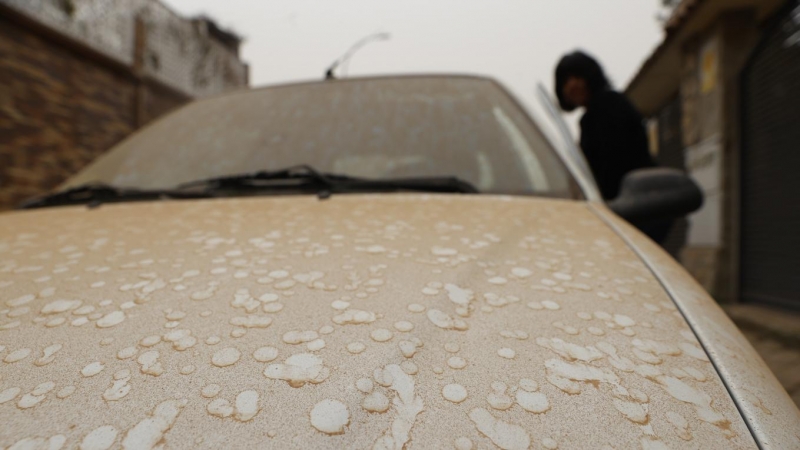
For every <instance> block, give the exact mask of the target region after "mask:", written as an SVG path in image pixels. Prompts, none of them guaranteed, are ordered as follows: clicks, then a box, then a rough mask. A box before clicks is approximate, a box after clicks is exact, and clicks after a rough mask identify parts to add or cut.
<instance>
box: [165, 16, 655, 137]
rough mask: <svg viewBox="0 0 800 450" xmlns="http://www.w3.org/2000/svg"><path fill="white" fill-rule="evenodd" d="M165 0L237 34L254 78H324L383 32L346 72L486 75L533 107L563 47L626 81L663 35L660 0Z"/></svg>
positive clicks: (261, 82)
mask: <svg viewBox="0 0 800 450" xmlns="http://www.w3.org/2000/svg"><path fill="white" fill-rule="evenodd" d="M162 1H164V2H165V3H166V4H167V5H169V6H171V7H173V9H175V10H176V11H177V12H179V13H181V14H183V15H196V14H200V13H204V14H207V15H209V16H211V17H212V18H214V19H215V20H216V21H217V22H218V23H219V24H220V25H221V26H223V27H226V28H230V29H231V30H233V31H235V32H236V33H238V34H239V35H241V36H243V37H244V39H245V41H244V45H243V47H242V52H241V56H242V59H244V60H245V61H246V62H248V63H249V64H250V80H251V84H252V85H253V86H260V85H267V84H274V83H281V82H286V81H296V80H308V79H319V78H322V76H323V74H324V72H325V68H326V67H327V66H328V65H329V64H330V63H331V62H332V61H334V60H335V59H336V58H337V57H339V56H340V55H341V54H342V53H343V52H344V51H345V50H347V49H348V48H349V47H350V46H351V45H352V44H353V43H354V42H356V41H357V40H359V39H360V38H362V37H364V36H366V35H368V34H370V33H374V32H376V31H382V32H388V33H390V34H391V40H390V41H388V42H375V43H372V44H369V45H367V46H366V47H364V48H363V49H362V50H361V51H359V52H358V53H357V54H356V55H355V56H354V57H353V59H352V60H351V63H350V66H349V70H348V73H349V75H371V74H390V73H432V72H456V73H468V74H481V75H489V76H492V77H494V78H496V79H498V80H500V81H501V82H502V83H503V84H504V85H506V87H508V88H509V89H510V90H511V91H512V92H513V93H514V94H515V95H516V96H517V97H519V98H520V99H521V100H522V102H523V103H524V104H525V105H526V106H527V107H528V108H532V109H534V110H535V111H537V112H538V111H539V105H538V100H537V98H536V95H535V92H534V88H535V86H536V83H537V82H538V81H541V82H543V83H544V84H545V85H546V86H547V88H548V89H549V90H550V89H552V83H553V81H552V78H553V69H554V67H555V64H556V62H557V61H558V58H559V57H560V56H561V55H562V54H563V53H565V52H568V51H570V50H573V49H576V48H583V49H585V50H587V51H589V52H590V53H592V54H594V55H595V56H597V57H598V58H599V59H600V60H601V62H602V63H603V65H604V66H605V68H606V71H607V72H608V74H609V76H610V77H611V79H612V81H613V83H614V85H615V86H616V87H618V88H624V86H625V85H626V84H627V82H628V81H629V80H630V78H631V77H632V76H633V74H634V73H635V72H636V70H637V69H638V68H639V66H640V65H641V63H642V61H643V60H644V59H645V58H646V57H647V56H648V55H649V54H650V52H651V51H652V49H653V48H654V47H655V46H656V45H657V44H658V43H659V42H660V40H661V38H662V30H661V27H660V25H659V24H658V22H657V21H656V14H657V13H658V11H659V3H660V1H659V0H602V1H600V0H162ZM574 121H575V117H573V118H572V119H571V122H572V124H573V126H574Z"/></svg>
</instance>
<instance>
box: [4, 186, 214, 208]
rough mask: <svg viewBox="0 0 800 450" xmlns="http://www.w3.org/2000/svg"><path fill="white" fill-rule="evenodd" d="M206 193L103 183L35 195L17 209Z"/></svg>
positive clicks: (156, 198) (195, 195) (193, 195)
mask: <svg viewBox="0 0 800 450" xmlns="http://www.w3.org/2000/svg"><path fill="white" fill-rule="evenodd" d="M201 197H207V195H202V194H196V193H185V192H179V191H169V190H140V189H126V188H119V187H115V186H111V185H108V184H103V183H92V184H84V185H81V186H77V187H74V188H71V189H66V190H64V191H59V192H55V193H52V194H49V195H45V196H42V197H36V198H33V199H31V200H27V201H25V202H23V203H22V204H21V205H20V206H19V209H34V208H45V207H48V206H67V205H89V206H90V207H94V206H99V205H101V204H103V203H114V202H122V201H126V202H127V201H146V200H160V199H164V198H201Z"/></svg>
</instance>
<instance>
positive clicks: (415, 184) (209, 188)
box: [177, 165, 478, 196]
mask: <svg viewBox="0 0 800 450" xmlns="http://www.w3.org/2000/svg"><path fill="white" fill-rule="evenodd" d="M198 188H199V189H202V191H201V192H205V193H206V194H209V195H211V194H212V193H215V192H216V193H218V194H219V193H224V191H242V190H259V191H269V190H281V191H285V190H299V191H314V192H317V193H318V194H319V195H320V196H326V195H329V194H331V193H355V192H396V191H419V192H460V193H467V194H475V193H478V190H477V189H476V188H475V187H474V186H473V185H472V184H470V183H468V182H466V181H463V180H461V179H459V178H456V177H414V178H394V179H369V178H359V177H352V176H347V175H338V174H331V173H323V172H319V171H317V170H316V169H314V168H312V167H311V166H308V165H299V166H294V167H289V168H287V169H282V170H276V171H260V172H254V173H249V174H242V175H233V176H226V177H216V178H209V179H206V180H198V181H192V182H189V183H185V184H182V185H180V186H178V187H177V189H178V190H180V191H183V190H189V191H191V190H196V189H198ZM220 191H222V192H220Z"/></svg>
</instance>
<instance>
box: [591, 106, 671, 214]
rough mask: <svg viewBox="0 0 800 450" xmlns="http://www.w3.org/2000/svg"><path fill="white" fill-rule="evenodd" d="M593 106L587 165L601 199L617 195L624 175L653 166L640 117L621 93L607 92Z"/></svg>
mask: <svg viewBox="0 0 800 450" xmlns="http://www.w3.org/2000/svg"><path fill="white" fill-rule="evenodd" d="M598 100H601V101H599V102H598V103H597V104H593V105H592V107H593V108H594V111H593V112H592V114H593V116H594V117H593V119H594V120H593V124H592V129H593V131H592V135H593V136H592V141H593V142H589V143H587V144H588V145H589V146H590V147H591V148H590V152H591V154H592V156H591V161H590V165H591V166H592V172H593V175H594V176H595V179H596V181H597V184H598V187H599V188H600V191H601V193H602V195H603V198H605V199H606V200H610V199H613V198H615V197H616V196H617V195H618V194H619V188H620V185H621V183H622V179H623V178H624V177H625V175H626V174H627V173H628V172H630V171H632V170H635V169H640V168H643V167H653V166H654V165H655V163H654V162H653V159H652V157H651V156H650V151H649V148H648V147H649V144H648V140H647V133H646V131H645V127H644V122H643V120H642V117H641V115H640V114H639V113H638V112H637V111H636V109H635V108H634V107H633V105H632V104H631V103H630V102H629V101H628V99H626V98H625V97H624V96H623V95H622V94H619V93H615V92H609V93H607V94H605V95H604V97H603V98H602V99H598Z"/></svg>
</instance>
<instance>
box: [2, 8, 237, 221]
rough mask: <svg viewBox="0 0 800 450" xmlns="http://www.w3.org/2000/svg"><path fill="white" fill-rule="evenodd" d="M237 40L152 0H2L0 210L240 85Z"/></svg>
mask: <svg viewBox="0 0 800 450" xmlns="http://www.w3.org/2000/svg"><path fill="white" fill-rule="evenodd" d="M239 44H240V38H239V37H237V36H236V35H234V34H232V33H230V32H226V31H224V30H222V29H220V28H219V27H218V26H217V25H216V24H215V23H214V22H213V21H211V20H209V19H207V18H192V19H188V18H184V17H181V16H178V15H177V14H175V13H174V12H172V11H171V10H169V9H168V8H167V7H166V6H164V5H163V4H162V3H160V2H159V1H157V0H0V55H2V56H1V57H0V210H2V209H7V208H11V207H14V206H15V205H17V204H18V203H19V202H20V201H22V200H24V199H26V198H28V197H31V196H35V195H40V194H42V193H44V192H47V191H49V190H51V189H53V188H55V187H56V186H58V184H60V183H61V182H62V181H64V180H65V179H66V178H67V177H69V176H70V175H72V174H74V173H75V172H76V171H78V170H79V169H80V168H82V167H83V166H84V165H86V164H87V163H89V162H90V161H92V160H93V159H95V158H96V157H97V156H98V155H100V154H101V153H102V152H104V151H106V150H108V149H109V148H110V147H112V146H113V145H114V144H116V143H117V142H119V141H120V140H122V139H123V138H124V137H126V136H127V135H128V134H130V133H131V132H133V131H135V130H136V129H137V128H139V127H141V126H143V125H145V124H146V123H148V122H149V121H151V120H153V119H155V118H157V117H158V116H160V115H162V114H164V113H165V112H167V111H169V110H171V109H173V108H175V107H177V106H179V105H181V104H183V103H186V102H187V101H190V100H191V99H193V98H198V97H204V96H208V95H213V94H217V93H221V92H225V91H227V90H231V89H237V88H243V87H246V86H247V85H248V66H247V65H246V64H245V63H244V62H242V61H241V60H240V59H239Z"/></svg>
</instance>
